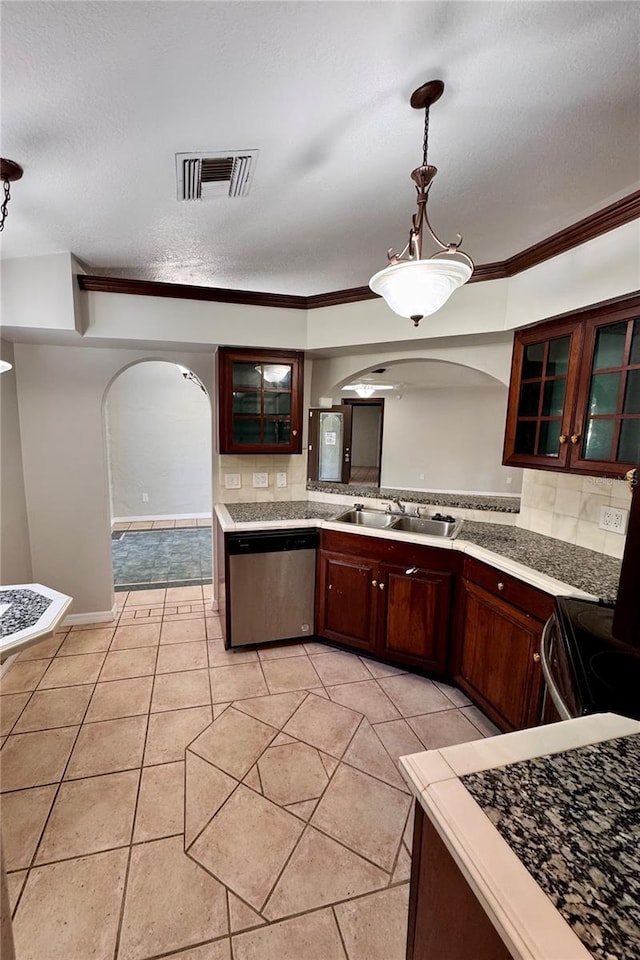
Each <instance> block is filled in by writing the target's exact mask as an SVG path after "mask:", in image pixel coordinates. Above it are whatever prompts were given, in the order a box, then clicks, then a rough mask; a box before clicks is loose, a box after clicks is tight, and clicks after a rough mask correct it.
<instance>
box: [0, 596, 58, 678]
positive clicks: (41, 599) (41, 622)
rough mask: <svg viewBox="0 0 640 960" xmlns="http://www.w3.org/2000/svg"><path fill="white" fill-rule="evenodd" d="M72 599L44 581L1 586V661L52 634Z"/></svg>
mask: <svg viewBox="0 0 640 960" xmlns="http://www.w3.org/2000/svg"><path fill="white" fill-rule="evenodd" d="M71 602H72V601H71V597H69V596H67V595H66V594H65V593H59V592H58V591H57V590H52V589H51V588H50V587H45V586H43V585H42V584H41V583H17V584H12V585H11V586H6V587H2V588H0V661H4V660H6V659H7V657H9V656H10V655H11V654H12V653H15V652H17V651H18V650H22V649H23V648H24V647H27V646H29V645H30V644H32V643H35V642H36V641H37V640H42V639H43V637H46V636H49V635H50V634H52V633H53V631H54V630H55V628H56V627H57V626H58V624H59V623H60V621H61V619H62V617H63V616H64V615H65V614H66V613H67V611H68V609H69V607H70V606H71Z"/></svg>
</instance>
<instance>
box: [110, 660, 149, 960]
mask: <svg viewBox="0 0 640 960" xmlns="http://www.w3.org/2000/svg"><path fill="white" fill-rule="evenodd" d="M159 649H160V648H159V646H158V648H157V650H156V659H155V663H156V664H157V662H158V651H159ZM154 688H155V666H154V678H153V683H152V685H151V697H150V699H149V711H148V712H147V723H146V726H145V731H144V742H143V744H142V751H141V753H140V772H139V775H138V789H137V791H136V800H135V804H134V808H133V819H132V821H131V841H130V843H129V855H128V857H127V866H126V869H125V874H124V883H123V885H122V901H121V903H120V914H119V917H118V929H117V932H116V942H115V946H114V951H113V957H114V960H116V957H117V956H118V953H119V950H120V938H121V936H122V923H123V920H124V911H125V906H126V901H127V890H128V887H129V874H130V871H131V857H132V854H133V834H134V831H135V828H136V820H137V819H138V803H139V801H140V790H141V787H142V772H143V769H144V755H145V751H146V749H147V737H148V735H149V722H150V717H151V704H152V702H153V691H154Z"/></svg>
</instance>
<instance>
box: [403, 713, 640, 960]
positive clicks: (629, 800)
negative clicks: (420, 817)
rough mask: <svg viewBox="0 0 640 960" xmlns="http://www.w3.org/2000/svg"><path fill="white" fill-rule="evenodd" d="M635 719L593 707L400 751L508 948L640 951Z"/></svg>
mask: <svg viewBox="0 0 640 960" xmlns="http://www.w3.org/2000/svg"><path fill="white" fill-rule="evenodd" d="M639 763H640V722H638V721H636V720H630V719H628V718H626V717H620V716H616V715H614V714H594V715H591V716H587V717H579V718H577V719H575V720H568V721H564V722H561V723H554V724H548V725H546V726H542V727H534V728H531V729H528V730H521V731H518V732H516V733H510V734H504V735H502V736H497V737H490V738H488V739H486V740H481V741H474V742H471V743H462V744H458V745H456V746H453V747H444V748H441V749H440V750H432V751H429V752H425V753H418V754H413V755H411V756H407V757H402V758H401V759H400V768H401V771H402V773H403V775H404V777H405V779H406V781H407V783H408V784H409V787H410V789H411V791H412V793H413V794H414V796H415V797H416V799H417V801H418V802H419V803H420V805H421V807H422V809H423V810H424V812H425V814H426V815H427V816H428V817H429V819H430V820H431V822H432V823H433V825H434V827H435V828H436V830H437V831H438V833H439V835H440V837H441V838H442V840H443V842H444V843H445V845H446V846H447V848H448V850H449V852H450V853H451V855H452V856H453V858H454V860H455V861H456V863H457V865H458V867H459V869H460V870H461V872H462V874H463V876H464V877H465V879H466V881H467V883H468V884H469V885H470V887H471V888H472V890H473V891H474V893H475V894H476V896H477V897H478V899H479V900H480V902H481V904H482V905H483V908H484V910H485V912H486V913H487V915H488V917H489V918H490V920H491V922H492V923H493V925H494V926H495V928H496V930H497V931H498V933H499V934H500V936H501V937H502V939H503V940H504V942H505V944H506V945H507V947H508V949H509V951H510V953H511V954H512V956H513V957H515V958H518V960H520V958H522V960H524V958H527V960H591V958H593V960H630V958H631V957H638V956H640V900H639V896H640V866H639V864H638V858H637V850H638V844H639V843H640V824H639V822H638V816H637V813H638V807H639V806H640V785H639V783H638V777H637V770H638V764H639Z"/></svg>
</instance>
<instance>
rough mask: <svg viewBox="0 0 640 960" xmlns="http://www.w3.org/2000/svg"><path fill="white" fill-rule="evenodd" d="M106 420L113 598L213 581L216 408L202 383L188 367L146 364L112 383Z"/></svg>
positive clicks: (120, 376)
mask: <svg viewBox="0 0 640 960" xmlns="http://www.w3.org/2000/svg"><path fill="white" fill-rule="evenodd" d="M104 417H105V436H106V446H107V463H108V470H109V495H110V509H111V521H112V558H113V576H114V589H115V591H116V595H117V594H118V593H121V592H123V591H149V590H154V591H161V590H166V589H174V590H175V589H176V588H193V589H194V591H196V590H197V589H200V590H201V589H202V587H203V586H205V585H207V584H210V583H211V578H212V569H211V558H212V549H211V503H212V496H211V406H210V402H209V397H208V394H207V392H206V390H205V388H204V386H203V384H202V383H201V381H200V380H199V379H198V377H197V376H196V375H195V374H194V373H193V372H192V371H190V370H189V369H188V368H186V367H182V366H179V365H178V364H175V363H170V362H167V361H162V360H146V361H142V362H140V363H136V364H134V365H132V366H130V367H127V368H126V369H125V370H123V371H122V372H121V373H120V374H119V375H118V376H117V377H116V379H115V380H114V381H113V382H112V384H111V386H110V388H109V391H108V394H107V397H106V400H105V405H104ZM183 593H184V597H185V599H187V593H186V592H185V591H184V590H183Z"/></svg>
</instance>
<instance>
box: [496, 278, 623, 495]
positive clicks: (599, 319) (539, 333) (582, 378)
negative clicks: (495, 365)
mask: <svg viewBox="0 0 640 960" xmlns="http://www.w3.org/2000/svg"><path fill="white" fill-rule="evenodd" d="M638 317H640V294H639V293H638V292H637V291H634V292H633V293H629V294H625V295H624V296H622V297H615V298H614V299H612V300H607V301H604V302H602V303H598V304H593V305H591V306H588V307H583V308H581V309H579V310H573V311H571V312H570V313H566V314H562V315H560V316H557V317H553V318H551V319H550V320H545V321H543V322H542V323H536V324H533V325H531V326H528V327H523V328H521V329H519V330H516V332H515V336H514V347H513V357H512V363H511V378H510V383H509V400H508V407H507V421H506V429H505V441H504V451H503V460H502V462H503V463H504V464H505V465H507V466H517V467H531V468H534V469H536V470H553V471H562V472H569V473H577V474H581V475H583V476H601V477H622V476H624V475H625V474H626V473H627V471H628V470H630V469H632V468H633V467H635V466H637V464H635V463H621V462H612V461H604V460H586V459H584V458H582V457H581V456H580V450H581V448H582V440H583V429H584V426H585V420H586V409H587V403H588V401H589V391H590V383H591V372H592V361H593V352H594V346H595V338H596V334H597V331H598V329H599V328H600V327H602V326H606V325H609V324H614V323H618V322H623V321H625V320H632V319H635V318H638ZM562 336H571V338H572V340H571V347H570V353H569V369H568V372H567V385H566V392H565V402H564V409H563V415H562V427H561V434H562V435H563V436H564V437H566V442H565V443H564V444H562V445H561V447H560V450H559V454H558V456H557V457H545V456H542V455H539V454H522V453H516V451H515V438H516V427H517V421H518V405H519V398H520V390H521V386H522V383H523V377H522V370H523V361H524V352H525V349H526V347H527V346H528V345H529V344H532V343H538V342H540V341H544V340H547V339H552V338H553V339H555V338H557V337H562ZM621 379H622V378H621ZM621 389H622V385H621ZM534 419H535V418H534ZM538 419H540V418H538ZM619 429H620V427H619V422H618V425H617V427H616V440H617V436H618V431H619Z"/></svg>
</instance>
